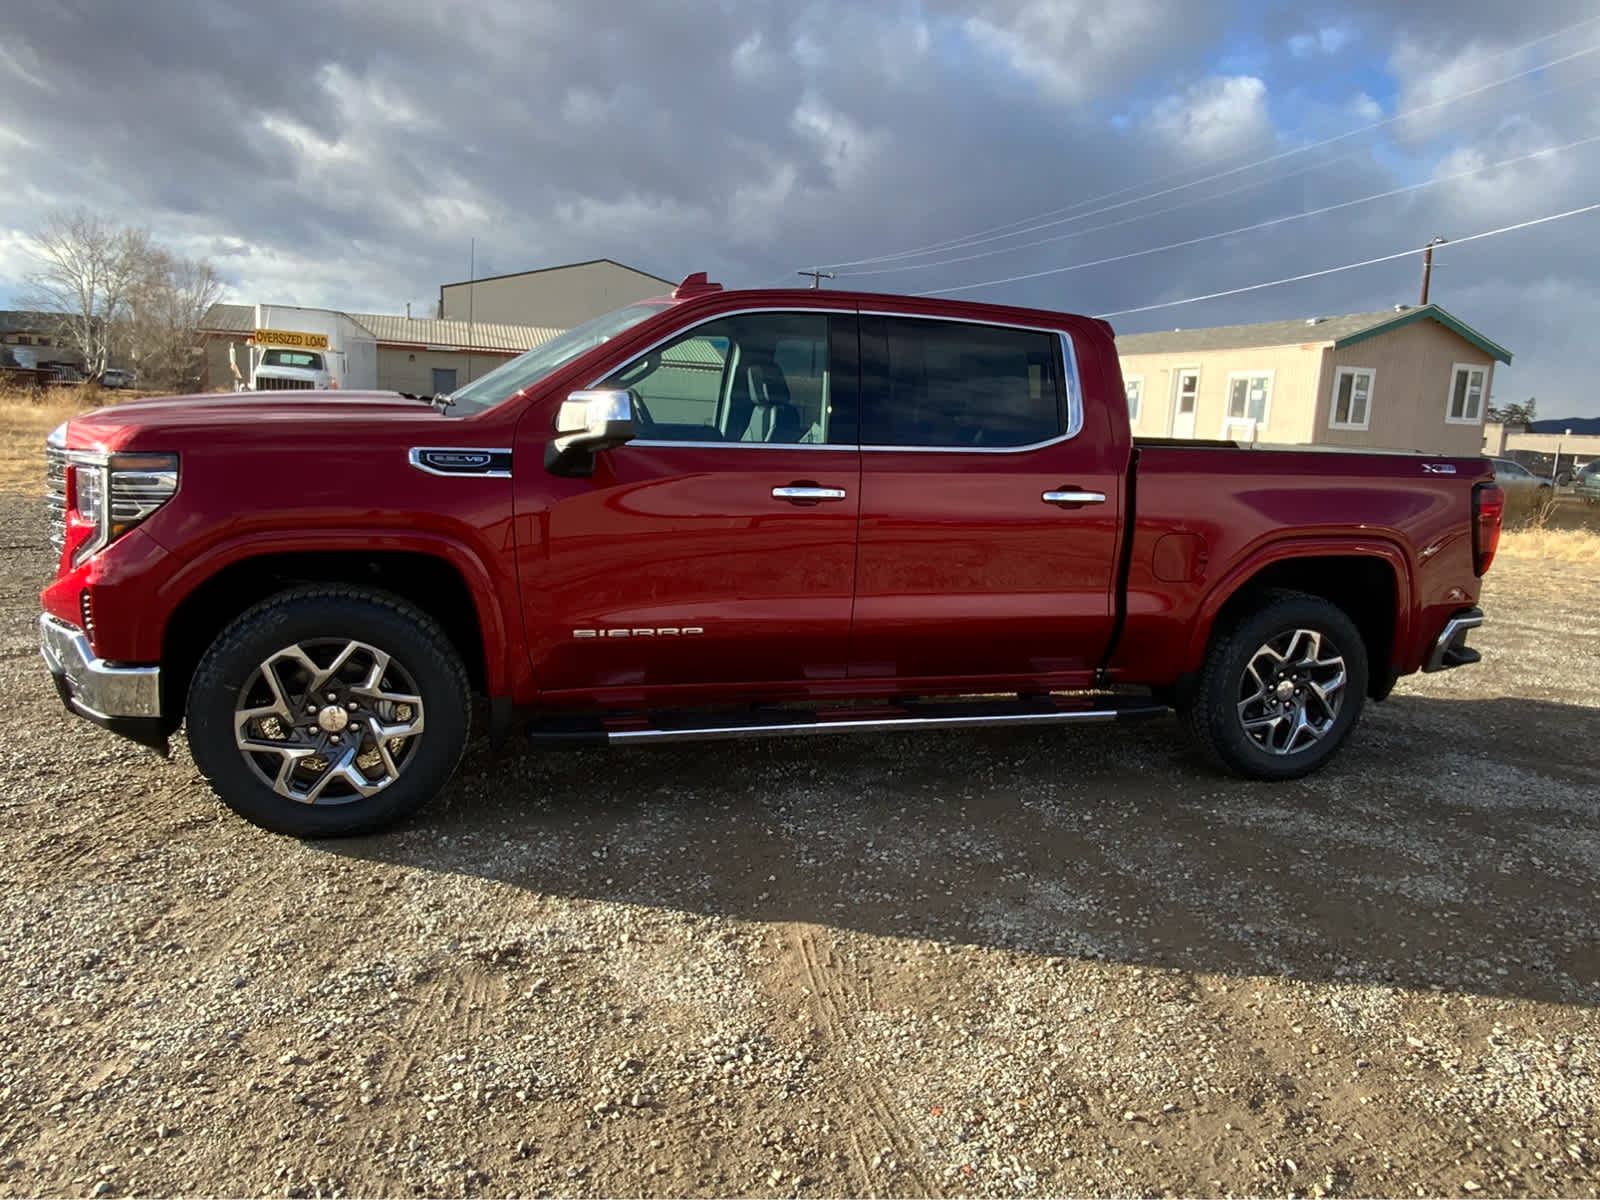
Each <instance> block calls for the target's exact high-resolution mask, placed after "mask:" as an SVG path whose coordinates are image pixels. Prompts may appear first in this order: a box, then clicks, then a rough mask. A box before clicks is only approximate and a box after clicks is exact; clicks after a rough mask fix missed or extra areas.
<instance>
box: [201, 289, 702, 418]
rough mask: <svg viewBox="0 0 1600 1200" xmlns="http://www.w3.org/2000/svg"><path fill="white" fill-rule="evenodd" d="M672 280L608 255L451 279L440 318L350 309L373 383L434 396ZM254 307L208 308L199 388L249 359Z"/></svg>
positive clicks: (224, 381)
mask: <svg viewBox="0 0 1600 1200" xmlns="http://www.w3.org/2000/svg"><path fill="white" fill-rule="evenodd" d="M674 286H675V285H674V284H673V282H672V281H671V280H668V279H662V278H661V277H660V276H658V275H650V274H647V273H646V272H644V271H638V270H635V269H634V268H633V267H627V266H623V265H622V264H621V263H618V262H613V261H612V260H611V259H609V258H597V259H593V260H591V261H589V262H580V263H570V264H568V265H566V266H560V267H545V268H542V269H540V270H536V271H521V272H518V273H516V274H513V275H495V276H491V277H489V278H487V279H474V280H464V281H462V282H460V283H447V284H444V285H443V286H442V287H440V289H439V316H438V317H436V318H430V317H402V316H393V315H390V314H388V313H346V314H345V315H346V316H348V317H350V318H351V319H352V320H354V321H356V322H357V323H359V324H360V325H362V326H363V327H364V328H365V329H366V330H367V331H368V332H369V333H371V334H372V336H373V338H374V340H375V341H376V342H377V344H378V387H379V388H380V389H382V390H385V391H396V392H410V393H413V394H414V395H434V394H437V393H439V392H450V391H454V390H455V389H456V388H458V387H460V386H461V385H462V384H465V383H469V382H471V381H472V380H474V379H476V378H478V377H479V376H480V375H484V374H486V373H488V372H489V371H492V370H494V368H496V367H498V366H499V365H500V364H501V363H503V362H505V361H506V360H507V359H509V358H514V357H516V356H517V355H518V354H521V353H522V352H523V351H525V350H531V349H532V348H533V347H535V346H539V345H542V344H544V343H545V342H547V341H549V340H550V339H551V338H553V337H555V336H556V335H557V334H558V333H560V332H562V331H563V330H566V329H570V328H572V327H573V326H574V325H581V324H582V323H583V322H584V321H587V320H589V319H590V318H592V317H598V316H600V315H602V314H603V313H608V312H610V311H612V310H613V309H617V308H621V307H622V306H623V305H625V304H631V303H633V302H634V301H636V300H647V299H650V298H651V297H653V296H661V295H665V294H666V293H668V292H670V291H671V290H672V288H673V287H674ZM254 333H255V306H254V305H251V304H214V305H212V307H211V310H210V311H209V312H207V313H206V316H205V320H204V321H203V322H202V323H201V326H200V335H201V338H202V339H203V341H204V343H205V358H204V367H203V375H202V377H201V381H200V386H201V389H202V390H204V391H222V390H230V389H231V388H232V387H233V384H234V375H233V370H232V368H231V367H230V365H229V350H230V349H231V350H232V352H233V361H236V362H238V363H241V364H242V363H247V362H248V361H249V354H248V353H247V352H246V346H247V339H248V338H250V337H251V336H252V335H253V334H254Z"/></svg>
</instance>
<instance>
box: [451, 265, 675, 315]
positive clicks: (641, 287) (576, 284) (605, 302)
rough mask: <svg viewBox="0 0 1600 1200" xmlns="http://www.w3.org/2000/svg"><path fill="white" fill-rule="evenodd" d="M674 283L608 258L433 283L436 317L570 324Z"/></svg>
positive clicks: (664, 291) (649, 295) (658, 292)
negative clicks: (435, 286) (436, 290)
mask: <svg viewBox="0 0 1600 1200" xmlns="http://www.w3.org/2000/svg"><path fill="white" fill-rule="evenodd" d="M675 286H677V285H676V283H675V281H673V280H670V279H662V278H661V277H660V276H659V275H650V274H647V273H646V272H644V271H639V270H635V269H634V268H633V267H625V266H623V265H622V264H621V263H619V262H613V261H612V260H611V259H609V258H596V259H592V260H591V261H589V262H581V263H569V264H568V265H566V266H562V267H544V268H542V269H540V270H537V271H519V272H517V273H516V274H513V275H491V276H490V277H488V278H487V279H471V280H462V281H461V282H459V283H446V284H444V285H442V286H441V287H440V288H439V316H440V317H442V318H443V319H445V320H448V321H472V322H473V323H474V324H476V323H477V322H479V321H498V322H501V323H503V324H507V325H531V326H537V327H540V328H554V329H571V328H572V327H573V326H574V325H581V324H583V323H584V322H585V321H588V320H590V319H592V318H594V317H599V316H603V315H604V314H606V313H608V312H611V311H612V310H614V309H618V308H621V307H622V306H623V305H625V304H632V303H633V302H634V301H636V300H649V299H651V298H652V297H654V296H664V295H666V294H667V293H668V292H670V291H672V289H673V288H674V287H675Z"/></svg>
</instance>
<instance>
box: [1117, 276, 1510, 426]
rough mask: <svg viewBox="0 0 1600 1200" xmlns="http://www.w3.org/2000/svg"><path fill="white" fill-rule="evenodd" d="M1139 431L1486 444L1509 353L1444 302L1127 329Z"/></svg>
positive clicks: (1128, 378)
mask: <svg viewBox="0 0 1600 1200" xmlns="http://www.w3.org/2000/svg"><path fill="white" fill-rule="evenodd" d="M1117 354H1118V357H1119V358H1120V359H1121V361H1122V374H1123V379H1124V382H1125V384H1126V386H1127V389H1128V412H1129V416H1130V418H1131V419H1132V421H1133V431H1134V434H1135V436H1138V437H1171V438H1224V439H1232V440H1237V441H1246V442H1267V443H1274V444H1279V445H1311V444H1316V445H1327V446H1354V447H1369V448H1384V449H1396V450H1421V451H1425V452H1429V453H1440V454H1452V455H1471V454H1479V453H1481V452H1482V447H1483V424H1484V418H1485V414H1486V412H1487V410H1488V406H1489V395H1490V391H1491V388H1492V385H1493V381H1494V365H1495V363H1497V362H1502V363H1509V362H1510V361H1511V354H1510V352H1509V351H1507V350H1506V349H1504V348H1503V347H1501V346H1499V345H1497V344H1496V343H1494V342H1492V341H1490V340H1489V339H1488V338H1486V337H1484V336H1483V335H1482V334H1481V333H1479V332H1477V331H1476V330H1475V329H1473V328H1471V327H1470V326H1469V325H1467V324H1466V323H1465V322H1463V321H1460V320H1458V319H1457V318H1455V317H1453V316H1451V315H1450V314H1449V313H1447V312H1446V311H1445V310H1444V309H1442V308H1440V307H1439V306H1438V305H1437V304H1429V305H1425V306H1422V307H1411V306H1408V305H1397V306H1396V307H1395V308H1394V309H1392V310H1389V311H1385V312H1376V313H1357V314H1352V315H1349V316H1336V317H1313V318H1310V319H1308V320H1299V321H1270V322H1267V323H1265V324H1260V325H1229V326H1218V327H1215V328H1209V329H1183V330H1174V331H1172V332H1171V333H1138V334H1127V335H1123V336H1121V337H1119V338H1117Z"/></svg>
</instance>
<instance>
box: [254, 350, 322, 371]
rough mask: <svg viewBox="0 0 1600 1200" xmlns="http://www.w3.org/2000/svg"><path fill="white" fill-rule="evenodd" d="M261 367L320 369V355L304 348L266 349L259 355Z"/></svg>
mask: <svg viewBox="0 0 1600 1200" xmlns="http://www.w3.org/2000/svg"><path fill="white" fill-rule="evenodd" d="M261 365H262V366H263V367H299V368H300V369H301V370H303V371H320V370H322V355H320V354H311V353H309V352H308V351H305V350H268V351H267V352H266V353H265V354H263V355H262V356H261Z"/></svg>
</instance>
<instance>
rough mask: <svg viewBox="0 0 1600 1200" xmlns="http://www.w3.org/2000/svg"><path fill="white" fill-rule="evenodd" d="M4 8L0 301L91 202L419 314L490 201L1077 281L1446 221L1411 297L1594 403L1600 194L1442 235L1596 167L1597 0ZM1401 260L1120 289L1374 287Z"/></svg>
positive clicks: (786, 271)
mask: <svg viewBox="0 0 1600 1200" xmlns="http://www.w3.org/2000/svg"><path fill="white" fill-rule="evenodd" d="M6 7H7V15H8V19H7V21H6V22H5V25H6V29H5V33H4V36H3V37H0V96H4V98H5V99H4V103H0V184H3V194H4V195H5V197H6V201H7V202H6V204H5V205H4V207H3V209H0V305H4V304H7V303H10V302H11V301H12V300H13V298H14V294H15V290H16V287H17V285H18V283H19V281H20V279H21V277H22V276H23V275H24V274H25V273H26V272H27V270H28V269H29V252H28V246H29V240H28V238H29V233H30V232H31V231H33V230H35V229H37V228H38V226H39V223H40V221H41V219H42V218H43V216H44V215H45V214H46V213H48V212H49V211H50V210H52V209H57V208H62V207H68V206H74V205H82V206H85V207H87V208H89V209H91V210H93V211H96V212H100V213H103V214H106V215H109V216H115V217H117V218H119V219H122V220H126V221H130V222H134V223H137V224H141V225H147V226H149V227H150V228H151V229H152V230H153V231H154V233H155V234H156V235H157V237H158V238H159V239H161V240H163V241H164V242H166V243H167V244H168V245H170V246H172V247H174V248H176V249H179V250H182V251H184V252H186V253H188V254H191V255H194V256H202V257H206V258H209V259H210V260H211V261H212V262H213V263H214V264H215V265H216V267H217V268H218V270H219V272H220V273H221V274H222V276H223V277H224V278H225V279H226V280H227V282H228V284H229V287H230V291H231V293H232V296H233V297H234V298H236V299H239V300H242V301H255V300H264V301H279V302H284V303H294V304H310V305H327V306H332V307H341V308H346V309H352V310H357V311H388V312H399V311H402V310H403V309H404V306H405V305H406V303H407V302H408V301H409V302H411V303H412V304H413V306H414V309H413V311H415V312H417V313H419V314H421V313H423V312H426V311H429V308H428V306H430V305H431V304H433V303H434V302H435V301H436V299H437V295H438V285H439V284H440V283H441V282H445V281H452V280H456V279H462V278H465V277H466V276H467V273H468V261H469V257H468V249H469V244H470V242H471V240H472V239H474V238H475V239H476V242H477V270H478V272H479V273H480V274H496V273H501V272H509V271H517V270H523V269H527V268H532V267H541V266H550V265H554V264H558V263H562V262H569V261H573V260H578V259H585V258H594V257H610V258H614V259H617V260H619V261H621V262H625V263H628V264H630V265H634V266H637V267H640V268H642V269H644V270H648V271H651V272H653V273H655V274H659V275H663V276H667V277H671V278H676V277H679V276H681V275H683V274H685V273H687V272H689V271H692V270H700V269H706V270H709V271H710V272H711V273H712V276H713V278H720V279H721V280H723V281H724V282H726V283H728V284H731V285H764V284H773V283H778V282H788V281H790V280H793V279H794V275H793V272H794V271H795V270H796V269H797V268H799V267H804V266H812V265H823V266H829V265H832V266H833V267H834V269H835V271H836V272H837V273H838V275H839V279H838V280H837V285H839V286H843V285H845V284H846V283H847V282H848V284H849V285H850V286H852V287H860V288H867V289H872V290H880V291H927V290H945V294H949V295H956V296H963V297H969V298H972V299H977V300H993V301H1001V302H1011V303H1022V304H1033V305H1040V306H1044V307H1051V308H1060V309H1066V310H1071V311H1078V312H1087V313H1094V314H1100V313H1113V312H1119V311H1121V310H1127V309H1138V308H1143V307H1145V306H1148V305H1159V304H1165V303H1167V302H1170V301H1175V300H1184V299H1187V298H1190V297H1194V296H1200V295H1206V294H1209V293H1214V292H1222V291H1228V290H1231V289H1236V288H1243V287H1246V286H1248V285H1251V284H1255V283H1260V282H1265V281H1269V280H1276V279H1282V278H1285V277H1288V276H1293V275H1300V274H1308V273H1311V272H1317V271H1321V270H1324V269H1326V268H1330V267H1336V266H1340V265H1343V264H1347V263H1353V262H1358V261H1362V260H1366V259H1372V258H1378V257H1382V256H1384V255H1389V254H1395V253H1398V252H1400V251H1405V250H1409V249H1413V248H1415V247H1417V246H1420V245H1421V244H1422V243H1424V242H1425V241H1427V240H1428V239H1429V238H1431V237H1433V236H1435V235H1441V236H1444V237H1447V238H1451V239H1452V240H1453V241H1455V242H1456V243H1457V244H1453V245H1446V246H1444V247H1442V248H1441V249H1440V250H1439V251H1438V253H1437V257H1436V262H1437V264H1438V266H1437V270H1436V273H1435V275H1434V296H1433V298H1434V299H1435V300H1436V301H1438V302H1439V303H1442V304H1443V305H1445V306H1446V307H1447V308H1449V309H1450V310H1451V311H1453V312H1454V313H1456V314H1457V315H1458V316H1459V317H1461V318H1462V319H1463V320H1465V321H1467V322H1468V323H1469V324H1472V325H1474V326H1476V327H1477V328H1478V329H1480V330H1481V331H1483V332H1484V333H1485V334H1487V335H1488V336H1489V337H1491V338H1494V339H1495V340H1496V341H1499V342H1500V343H1502V344H1503V345H1505V346H1507V347H1508V348H1509V349H1511V350H1512V351H1513V352H1514V354H1515V356H1516V358H1515V362H1514V364H1513V365H1512V367H1511V368H1510V369H1502V370H1501V371H1500V372H1498V373H1497V377H1496V389H1495V390H1496V400H1497V401H1499V402H1502V403H1504V402H1509V401H1513V400H1525V399H1526V398H1527V397H1528V396H1530V395H1533V396H1537V397H1538V400H1539V412H1540V415H1541V416H1546V417H1559V416H1566V415H1575V416H1593V415H1600V383H1597V382H1596V380H1595V378H1594V375H1595V368H1594V365H1593V364H1594V355H1593V353H1592V350H1591V348H1592V346H1593V344H1594V342H1595V338H1596V332H1597V330H1600V288H1597V286H1596V285H1597V283H1600V211H1596V212H1590V213H1586V214H1581V215H1577V216H1572V217H1569V218H1566V219H1563V220H1559V221H1553V222H1550V223H1547V224H1544V225H1539V226H1536V227H1532V228H1527V229H1523V230H1521V231H1517V232H1510V233H1505V234H1501V235H1497V236H1493V237H1489V238H1483V239H1480V240H1477V241H1473V242H1470V243H1463V242H1460V241H1459V240H1460V239H1462V238H1466V237H1469V236H1471V235H1474V234H1479V233H1484V232H1486V231H1490V230H1495V229H1499V228H1502V227H1505V226H1510V225H1516V224H1520V223H1522V222H1525V221H1530V220H1534V219H1537V218H1541V217H1546V216H1550V215H1552V214H1555V213H1560V212H1565V211H1567V210H1571V209H1576V208H1581V207H1583V206H1586V205H1589V204H1595V203H1600V140H1594V139H1600V86H1597V84H1600V0H1522V2H1521V3H1508V2H1507V0H1339V2H1338V3H1334V4H1319V3H1317V0H1294V2H1291V3H1279V2H1277V0H960V2H958V0H877V2H873V3H868V2H866V0H856V2H850V0H815V2H813V3H806V2H805V0H786V2H784V3H765V2H763V0H581V2H580V0H559V2H558V0H469V2H467V3H461V4H441V3H439V2H438V0H425V2H423V0H277V2H275V3H272V4H260V3H245V2H244V0H141V2H134V0H10V3H8V4H7V6H6ZM1386 193H1388V194H1386ZM1321 210H1329V211H1321ZM1233 231H1241V232H1233ZM1213 235H1224V236H1213ZM1177 243H1188V244H1183V245H1177ZM908 251H923V252H922V253H918V254H910V255H908V254H906V252H908ZM1141 252H1143V253H1141ZM1104 260H1114V261H1104ZM1419 266H1420V263H1419V259H1418V258H1417V257H1416V256H1407V257H1405V258H1402V259H1399V260H1396V261H1391V262H1387V263H1380V264H1377V265H1373V266H1368V267H1364V268H1361V269H1358V270H1351V271H1345V272H1342V273H1337V274H1330V275H1323V276H1321V277H1319V278H1315V279H1308V280H1304V281H1301V282H1296V283H1290V284H1286V285H1284V286H1280V287H1272V288H1265V289H1260V290H1255V291H1248V292H1243V293H1240V294H1237V295H1233V296H1227V297H1221V298H1217V299H1212V300H1206V301H1203V302H1199V303H1193V304H1185V305H1179V306H1175V307H1165V308H1158V309H1152V310H1150V311H1144V312H1129V313H1126V314H1125V315H1121V316H1117V317H1115V318H1114V320H1115V323H1116V325H1117V327H1118V329H1119V330H1122V331H1126V332H1138V331H1143V330H1150V329H1171V328H1175V327H1180V326H1181V327H1193V326H1197V325H1215V324H1228V323H1233V322H1241V321H1257V320H1275V319H1282V318H1286V317H1301V316H1312V315H1318V314H1324V315H1325V314H1333V313H1340V312H1358V311H1367V310H1375V309H1379V308H1385V307H1388V306H1390V305H1393V304H1396V303H1403V302H1408V303H1414V302H1415V301H1416V299H1417V290H1418V276H1419ZM847 272H851V273H853V274H849V275H848V276H847ZM1018 276H1032V278H1026V279H1018V278H1017V277H1018ZM996 281H1005V282H996ZM975 285H980V286H975ZM948 289H961V290H948Z"/></svg>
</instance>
